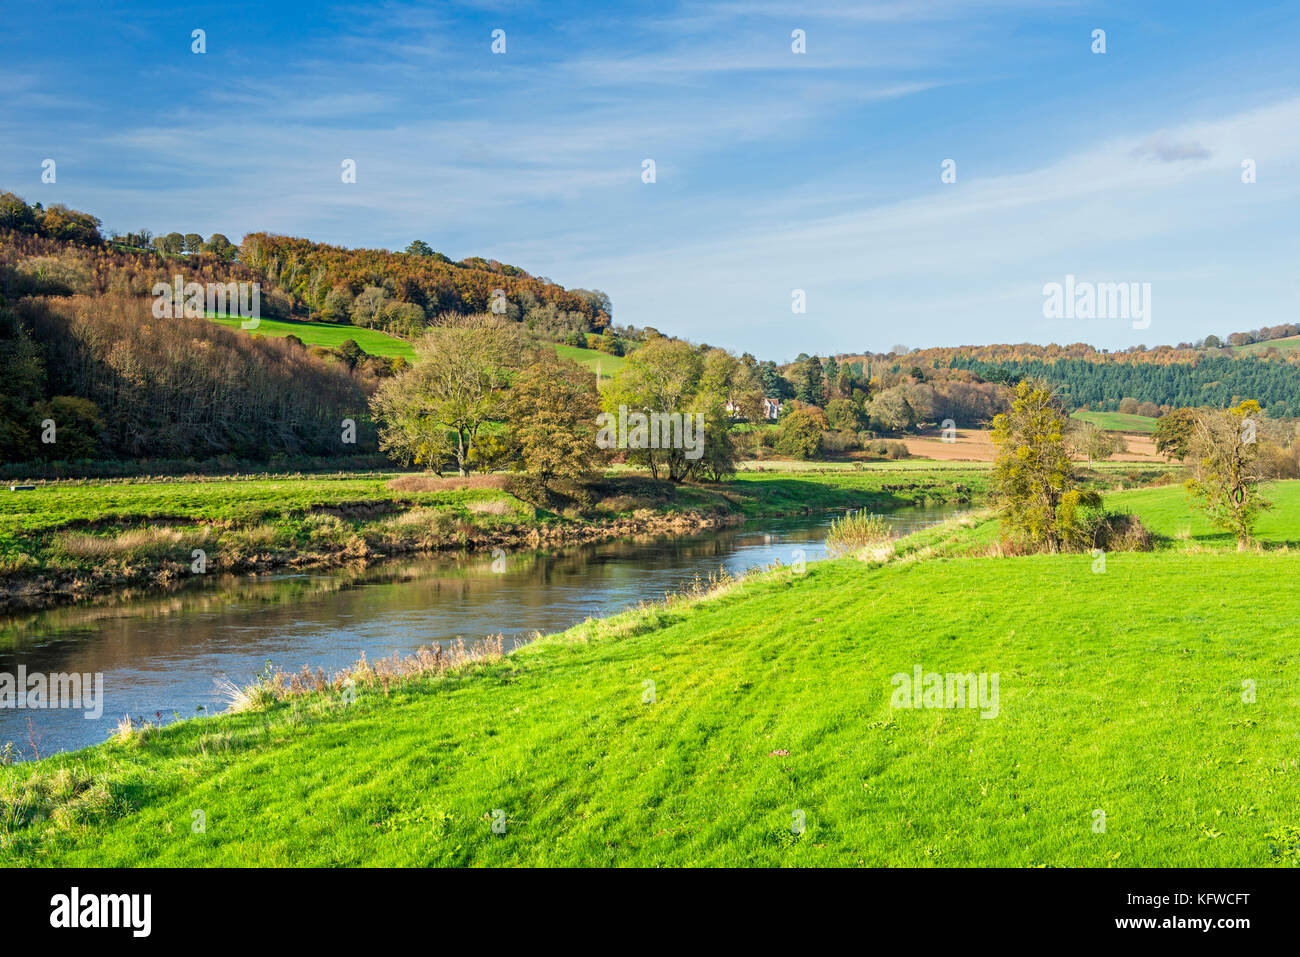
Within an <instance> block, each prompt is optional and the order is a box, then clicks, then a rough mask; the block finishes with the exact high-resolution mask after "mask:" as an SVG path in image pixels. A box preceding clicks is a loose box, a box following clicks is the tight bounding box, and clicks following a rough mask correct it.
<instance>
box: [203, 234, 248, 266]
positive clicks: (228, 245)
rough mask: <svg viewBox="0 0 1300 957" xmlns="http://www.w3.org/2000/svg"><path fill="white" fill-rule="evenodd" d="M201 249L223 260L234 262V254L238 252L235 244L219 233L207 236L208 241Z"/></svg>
mask: <svg viewBox="0 0 1300 957" xmlns="http://www.w3.org/2000/svg"><path fill="white" fill-rule="evenodd" d="M203 251H204V252H206V253H212V254H213V255H214V256H216V257H217V258H218V259H220V260H222V261H224V262H234V260H235V256H236V255H237V254H238V253H239V250H238V248H236V246H235V244H234V243H232V242H231V241H230V240H229V239H227V238H226V237H225V236H223V235H221V233H213V234H212V235H211V236H209V237H208V241H207V242H206V243H204V244H203Z"/></svg>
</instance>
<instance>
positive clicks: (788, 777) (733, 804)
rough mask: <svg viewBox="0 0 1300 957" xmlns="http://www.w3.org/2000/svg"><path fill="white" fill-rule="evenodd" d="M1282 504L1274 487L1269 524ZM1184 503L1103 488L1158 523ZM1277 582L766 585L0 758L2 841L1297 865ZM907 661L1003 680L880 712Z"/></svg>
mask: <svg viewBox="0 0 1300 957" xmlns="http://www.w3.org/2000/svg"><path fill="white" fill-rule="evenodd" d="M1297 486H1300V483H1290V484H1289V486H1288V487H1286V489H1285V491H1281V490H1280V489H1275V490H1274V494H1275V497H1276V498H1277V499H1278V501H1279V503H1281V502H1283V501H1285V502H1286V503H1288V504H1289V503H1293V502H1295V501H1297V498H1298V495H1297V492H1296V490H1295V489H1296V487H1297ZM1181 495H1182V491H1181V489H1178V488H1177V487H1167V488H1161V489H1155V490H1140V491H1134V492H1125V493H1116V495H1115V497H1116V498H1123V499H1124V500H1125V504H1126V505H1127V506H1130V507H1132V508H1134V509H1135V510H1137V511H1138V512H1139V513H1140V514H1141V515H1142V516H1143V518H1144V520H1147V521H1149V522H1150V523H1151V524H1152V525H1158V526H1162V527H1168V528H1173V527H1174V526H1175V525H1177V523H1178V521H1179V519H1177V518H1176V517H1175V511H1176V509H1177V504H1176V503H1177V501H1178V497H1179V496H1181ZM1277 514H1278V515H1279V516H1281V517H1280V518H1279V520H1278V522H1277V524H1276V526H1275V527H1273V528H1271V529H1270V530H1269V532H1268V535H1267V536H1266V537H1269V538H1270V539H1272V541H1273V544H1277V543H1278V542H1281V541H1288V542H1292V543H1294V542H1296V541H1298V540H1300V512H1297V510H1295V509H1293V508H1289V509H1287V510H1286V511H1285V514H1284V513H1283V509H1282V508H1281V507H1279V509H1278V512H1277ZM1293 566H1294V558H1293V557H1292V556H1291V555H1290V554H1286V553H1247V554H1235V553H1232V552H1226V551H1208V552H1205V551H1202V552H1192V551H1177V550H1163V551H1158V552H1154V553H1148V554H1113V555H1111V556H1109V561H1108V563H1107V567H1106V571H1105V573H1104V574H1097V573H1095V572H1094V571H1093V570H1092V569H1093V560H1092V557H1091V556H1090V555H1087V554H1076V555H1057V556H1031V557H1026V558H1012V559H981V558H964V559H955V560H932V561H919V562H894V563H890V564H886V565H883V566H878V565H868V564H863V563H860V562H857V561H855V560H852V559H844V560H839V561H834V562H826V563H819V564H814V565H812V566H809V568H808V571H807V572H806V573H805V574H802V575H797V574H795V573H794V572H793V571H790V570H781V571H778V572H775V573H771V574H768V575H766V576H763V577H759V578H756V579H751V580H748V581H746V582H744V583H743V584H740V585H737V586H733V587H731V588H729V589H725V590H722V591H721V592H719V593H715V594H712V595H709V596H705V597H703V598H695V599H689V600H680V601H677V602H674V603H669V604H667V605H657V606H647V607H643V608H640V609H637V610H634V611H632V612H628V613H625V614H623V615H621V616H617V617H615V618H613V619H607V620H603V621H593V622H588V623H586V624H584V625H580V626H578V627H577V628H574V629H572V630H570V631H569V632H566V633H565V634H562V635H558V636H553V637H551V638H548V639H544V640H542V641H540V642H538V643H535V644H533V645H531V646H528V647H526V648H524V649H521V650H519V651H517V652H515V653H514V654H512V655H509V656H507V657H506V658H505V659H503V660H501V661H499V662H496V663H492V664H486V665H477V666H472V667H471V668H469V669H467V670H466V671H464V672H461V673H459V674H453V675H451V676H448V677H445V678H440V679H424V680H418V681H413V682H410V683H408V684H405V685H397V686H393V687H390V688H389V689H388V690H387V692H386V693H385V692H381V691H379V690H377V689H376V690H370V689H369V688H366V689H363V690H362V691H361V693H360V694H359V696H358V698H357V700H356V702H355V703H353V704H346V703H344V702H343V701H341V700H338V699H337V698H336V697H335V696H330V695H323V696H322V695H313V696H308V697H305V698H295V699H290V700H288V701H283V702H280V703H277V704H273V705H271V706H270V707H269V708H267V709H266V710H261V711H252V712H246V713H241V714H234V715H226V716H221V717H218V718H212V719H202V720H197V721H189V722H183V723H180V724H177V725H173V726H169V727H167V728H163V729H161V730H159V731H155V732H152V733H150V734H149V735H146V736H143V737H137V738H136V739H135V741H134V742H132V743H114V744H109V745H104V746H100V747H98V748H94V749H90V750H88V751H84V752H79V753H76V754H72V755H66V756H59V757H55V758H50V759H46V760H45V761H42V762H39V763H34V764H27V765H18V766H15V767H10V768H3V769H0V852H2V853H3V856H4V857H5V859H7V860H9V861H10V862H12V863H16V864H23V865H31V864H36V865H58V864H66V865H107V866H111V865H209V864H226V865H242V866H249V865H254V866H256V865H308V864H310V865H358V864H373V865H511V864H544V865H578V864H586V865H663V864H682V865H686V864H700V865H737V864H750V865H755V864H756V865H848V866H854V865H868V866H883V865H893V866H909V865H911V866H925V865H971V866H978V865H1006V866H1015V867H1022V866H1023V867H1033V866H1041V865H1085V866H1089V865H1095V866H1121V867H1122V866H1144V865H1147V866H1157V865H1166V866H1191V865H1198V866H1210V867H1214V866H1256V865H1262V866H1269V865H1288V866H1295V865H1297V864H1300V819H1297V817H1296V813H1295V795H1296V793H1297V789H1298V788H1300V766H1298V764H1297V760H1296V756H1295V726H1294V721H1293V719H1292V715H1293V713H1294V710H1295V707H1296V705H1297V704H1298V703H1300V692H1297V691H1296V688H1297V687H1298V686H1300V654H1297V653H1296V649H1295V648H1294V647H1293V646H1294V644H1295V639H1294V636H1295V634H1296V632H1297V629H1300V604H1298V603H1296V602H1295V600H1294V595H1293V592H1294V589H1293V579H1294V569H1293ZM917 665H920V666H921V667H922V668H923V669H924V670H926V671H927V672H961V673H968V672H969V673H981V672H983V673H996V674H998V676H999V698H998V705H997V715H996V717H994V718H991V719H985V718H982V717H981V716H980V712H979V711H978V710H975V709H966V708H961V709H957V708H953V709H945V708H922V709H916V710H913V709H895V708H891V704H890V699H891V692H892V690H893V689H892V685H891V676H893V675H895V674H909V675H910V674H911V673H912V670H913V668H914V667H915V666H917ZM647 681H652V682H654V694H655V698H656V701H655V703H652V704H647V703H643V694H644V692H645V690H646V688H647V687H648V686H647V685H646V684H645V682H647ZM1249 683H1253V688H1254V698H1253V700H1252V701H1247V700H1245V699H1246V697H1248V696H1246V695H1244V694H1243V688H1245V687H1250V684H1249ZM61 769H63V770H61ZM307 809H311V810H310V813H308V811H307ZM195 810H202V811H203V812H204V814H205V816H206V830H205V832H204V833H202V834H194V833H192V831H191V828H190V824H191V821H192V820H193V816H192V815H193V812H194V811H195ZM497 811H500V812H502V814H503V815H504V820H505V822H506V828H505V833H500V834H498V833H494V832H493V829H492V826H491V825H492V821H493V817H494V812H497ZM1098 811H1101V812H1104V814H1105V829H1104V833H1099V832H1097V831H1096V830H1095V828H1094V825H1095V823H1096V822H1097V821H1098V820H1099V817H1098V815H1097V812H1098ZM799 819H802V821H803V823H804V828H805V829H804V831H803V833H795V832H794V829H793V828H792V823H793V822H795V821H796V820H799Z"/></svg>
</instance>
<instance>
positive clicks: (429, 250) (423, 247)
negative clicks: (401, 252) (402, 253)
mask: <svg viewBox="0 0 1300 957" xmlns="http://www.w3.org/2000/svg"><path fill="white" fill-rule="evenodd" d="M406 254H407V255H408V256H432V255H433V247H432V246H430V245H429V244H428V243H426V242H425V241H424V240H423V239H417V240H415V241H414V242H413V243H411V245H409V246H407V247H406Z"/></svg>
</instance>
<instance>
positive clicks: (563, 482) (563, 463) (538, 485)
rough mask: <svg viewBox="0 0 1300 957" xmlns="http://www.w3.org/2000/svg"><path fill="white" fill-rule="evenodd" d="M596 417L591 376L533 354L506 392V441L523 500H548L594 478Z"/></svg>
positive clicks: (545, 353)
mask: <svg viewBox="0 0 1300 957" xmlns="http://www.w3.org/2000/svg"><path fill="white" fill-rule="evenodd" d="M599 414H600V396H599V394H598V393H597V391H596V376H595V375H594V374H593V373H591V372H589V371H588V370H587V369H584V368H583V367H582V366H580V365H578V364H577V363H576V362H574V361H573V360H571V359H561V358H560V357H559V356H557V355H556V354H555V352H554V350H552V349H549V348H543V349H540V350H538V351H537V353H536V355H535V356H534V357H533V360H532V362H530V363H529V365H528V367H527V368H526V369H525V370H524V371H522V372H520V373H519V374H518V376H516V377H515V381H514V384H513V385H512V386H511V389H510V405H509V422H510V437H511V440H512V442H513V444H514V445H515V446H516V447H517V448H518V451H519V457H520V461H521V464H522V465H523V468H524V471H525V473H526V476H527V481H526V482H524V483H521V484H522V486H523V487H524V488H525V490H526V493H530V494H525V497H527V498H532V499H536V500H541V501H548V500H550V499H552V498H553V497H554V496H555V494H556V493H557V492H559V491H561V490H572V489H574V488H575V487H578V488H580V487H581V486H583V485H585V484H586V483H587V482H589V481H590V480H591V479H592V478H593V477H594V476H595V475H597V474H599V470H600V464H601V461H602V459H603V457H604V452H603V450H602V449H600V448H599V447H598V446H597V444H596V431H597V426H596V417H597V416H598V415H599Z"/></svg>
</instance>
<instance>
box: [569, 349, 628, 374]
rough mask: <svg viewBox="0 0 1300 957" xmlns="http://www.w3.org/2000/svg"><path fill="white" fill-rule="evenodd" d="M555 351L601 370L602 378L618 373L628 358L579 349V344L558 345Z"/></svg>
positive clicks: (595, 370) (593, 370) (594, 369)
mask: <svg viewBox="0 0 1300 957" xmlns="http://www.w3.org/2000/svg"><path fill="white" fill-rule="evenodd" d="M555 351H556V352H558V353H559V354H560V357H561V358H564V359H572V360H573V361H574V362H576V363H578V364H579V365H582V366H586V367H587V368H588V369H590V370H591V371H592V372H597V371H598V372H599V375H600V377H601V378H602V379H605V378H609V377H611V376H616V375H618V373H619V371H620V370H622V368H623V366H625V365H627V360H626V359H624V358H623V357H622V356H611V355H607V354H605V353H604V352H600V351H598V350H596V349H579V348H578V347H577V346H563V345H557V346H556V347H555Z"/></svg>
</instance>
